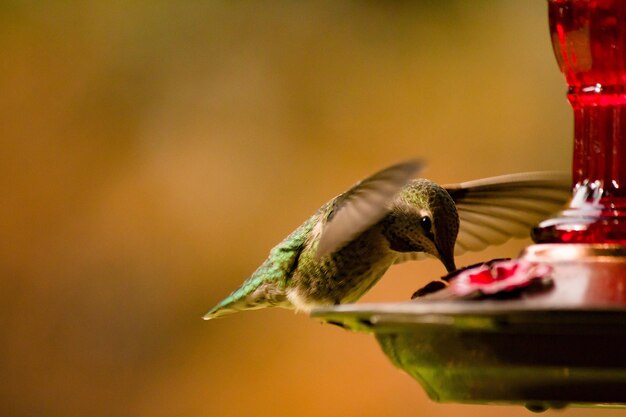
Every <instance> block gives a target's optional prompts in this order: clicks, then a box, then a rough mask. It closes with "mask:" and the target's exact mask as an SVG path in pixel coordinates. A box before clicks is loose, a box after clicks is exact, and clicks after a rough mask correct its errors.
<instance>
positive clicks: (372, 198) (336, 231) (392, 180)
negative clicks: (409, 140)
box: [317, 160, 424, 257]
mask: <svg viewBox="0 0 626 417" xmlns="http://www.w3.org/2000/svg"><path fill="white" fill-rule="evenodd" d="M423 166H424V164H423V162H422V161H419V160H415V161H408V162H403V163H400V164H396V165H393V166H391V167H389V168H386V169H384V170H382V171H380V172H377V173H376V174H374V175H372V176H371V177H368V178H366V179H364V180H363V181H361V182H359V183H358V184H356V185H355V186H354V187H352V188H351V189H349V190H348V191H346V192H345V193H343V194H341V195H340V196H338V197H337V198H336V199H335V201H334V203H333V207H332V208H331V212H330V214H329V215H328V218H327V219H326V224H325V225H324V228H323V229H322V235H321V237H320V242H319V245H318V247H317V256H318V257H321V256H324V255H327V254H329V253H332V252H335V251H337V250H339V249H341V248H342V247H343V246H344V245H345V244H347V243H348V242H350V241H352V240H353V239H354V238H356V237H357V236H358V235H360V234H361V233H363V232H364V231H365V230H367V228H369V227H370V226H372V225H374V224H376V223H377V222H379V221H380V220H381V219H382V218H383V217H384V216H385V215H386V214H387V212H388V211H389V203H390V202H391V201H392V200H393V198H394V197H395V195H396V194H397V193H398V192H399V191H400V190H401V189H402V187H404V185H406V183H407V182H408V181H409V180H410V179H411V178H413V177H415V175H417V173H418V172H419V171H420V170H421V169H422V167H423Z"/></svg>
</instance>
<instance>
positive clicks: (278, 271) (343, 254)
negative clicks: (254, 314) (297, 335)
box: [204, 160, 571, 320]
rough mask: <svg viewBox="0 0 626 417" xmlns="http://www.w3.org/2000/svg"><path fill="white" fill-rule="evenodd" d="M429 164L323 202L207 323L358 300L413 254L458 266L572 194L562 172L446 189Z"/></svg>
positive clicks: (408, 166) (524, 230) (413, 163)
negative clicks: (431, 176) (426, 175)
mask: <svg viewBox="0 0 626 417" xmlns="http://www.w3.org/2000/svg"><path fill="white" fill-rule="evenodd" d="M423 167H424V162H423V161H421V160H410V161H406V162H402V163H398V164H395V165H392V166H390V167H388V168H385V169H383V170H381V171H379V172H377V173H375V174H373V175H371V176H370V177H368V178H366V179H364V180H362V181H360V182H358V183H357V184H356V185H354V186H353V187H351V188H350V189H348V190H347V191H346V192H344V193H342V194H339V195H338V196H336V197H335V198H333V199H331V200H330V201H328V202H327V203H326V204H324V205H322V207H320V208H319V209H318V210H317V211H316V212H315V213H314V214H313V215H312V216H311V217H309V218H308V219H307V220H306V221H305V222H304V223H302V225H300V226H299V227H298V228H297V229H296V230H295V231H293V232H292V233H291V234H290V235H289V236H287V237H286V238H285V239H284V240H283V241H282V242H280V243H279V244H278V245H276V246H275V247H274V248H273V249H271V251H270V253H269V256H268V257H267V259H266V260H265V261H264V262H263V263H262V264H261V266H259V267H258V269H257V270H256V271H255V272H254V273H252V275H251V276H250V277H249V278H248V279H247V280H246V281H244V283H243V284H242V285H241V286H240V287H239V288H238V289H236V290H235V291H234V292H233V293H231V294H230V295H229V296H228V297H226V298H225V299H223V300H222V301H221V302H219V303H218V304H217V305H216V306H215V307H213V308H212V309H211V310H209V311H208V312H207V313H206V314H205V315H204V319H205V320H210V319H213V318H216V317H220V316H223V315H226V314H230V313H234V312H237V311H242V310H253V309H260V308H265V307H283V308H288V309H295V310H296V311H302V312H309V311H311V310H312V309H313V308H315V307H321V306H328V305H336V304H342V303H350V302H355V301H356V300H358V299H359V298H360V297H361V296H362V295H363V294H365V293H366V292H367V291H368V290H369V289H370V288H371V287H372V286H373V285H374V284H375V283H376V282H377V281H378V280H379V279H380V278H381V277H382V276H383V274H384V273H385V272H386V271H387V269H389V267H391V266H392V265H394V264H398V263H401V262H406V261H409V260H418V259H422V258H426V257H434V258H436V259H438V260H439V261H440V262H441V263H442V264H443V266H444V267H445V268H446V270H447V271H448V272H452V271H454V270H455V269H456V265H455V259H454V256H455V255H459V254H461V253H463V252H466V251H478V250H482V249H484V248H486V247H487V246H490V245H495V244H501V243H504V242H505V241H507V240H508V239H510V238H512V237H528V236H529V234H530V230H531V228H532V227H533V226H535V225H536V224H537V223H538V222H539V221H541V220H543V219H545V218H546V217H547V216H548V215H550V214H552V213H554V212H556V211H557V210H558V209H559V208H561V207H562V206H563V204H564V203H565V202H566V201H567V200H568V199H569V197H570V193H571V187H570V184H571V183H570V180H569V178H568V177H567V176H565V175H563V174H559V173H553V172H531V173H521V174H511V175H504V176H498V177H492V178H485V179H480V180H475V181H468V182H463V183H460V184H451V185H444V186H440V185H438V184H436V183H434V182H432V181H430V180H428V179H423V178H419V179H415V176H417V174H418V173H419V172H420V171H421V170H422V169H423Z"/></svg>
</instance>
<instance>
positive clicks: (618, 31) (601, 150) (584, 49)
mask: <svg viewBox="0 0 626 417" xmlns="http://www.w3.org/2000/svg"><path fill="white" fill-rule="evenodd" d="M548 5H549V6H548V7H549V19H550V32H551V36H552V46H553V48H554V52H555V55H556V59H557V61H558V64H559V66H560V68H561V71H562V72H563V74H564V75H565V79H566V81H567V84H568V86H569V89H568V93H567V97H568V99H569V102H570V104H571V105H572V107H573V109H574V156H573V166H572V179H573V188H574V192H573V197H572V201H571V202H570V205H569V207H568V208H567V209H566V210H564V211H563V212H561V213H560V215H559V217H557V218H554V219H549V220H546V221H544V222H542V223H541V224H540V225H539V227H537V228H535V230H534V231H533V238H534V239H535V241H537V242H541V243H543V242H563V243H566V242H569V243H619V244H626V153H624V152H625V151H626V0H550V1H549V3H548Z"/></svg>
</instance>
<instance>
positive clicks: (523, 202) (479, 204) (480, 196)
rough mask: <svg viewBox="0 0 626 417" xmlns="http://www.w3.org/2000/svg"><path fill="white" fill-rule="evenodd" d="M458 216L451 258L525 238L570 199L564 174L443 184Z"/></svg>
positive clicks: (533, 174) (500, 177)
mask: <svg viewBox="0 0 626 417" xmlns="http://www.w3.org/2000/svg"><path fill="white" fill-rule="evenodd" d="M444 188H445V189H446V190H447V191H448V193H449V194H450V196H451V197H452V199H453V200H454V202H455V203H456V208H457V211H458V213H459V219H460V225H459V235H458V237H457V240H456V246H455V248H454V253H455V255H459V254H461V253H463V252H466V251H478V250H482V249H484V248H486V247H487V246H491V245H498V244H501V243H504V242H506V241H507V240H509V239H510V238H512V237H529V236H530V230H531V229H532V228H533V227H534V226H536V225H537V224H538V223H539V222H540V221H541V220H544V219H545V218H547V217H548V216H549V215H551V214H553V213H555V212H556V211H558V210H559V209H560V208H562V207H563V205H564V204H565V202H567V200H568V199H569V198H570V197H571V192H572V188H571V180H570V177H569V176H568V175H565V174H563V173H556V172H528V173H522V174H511V175H503V176H499V177H492V178H485V179H481V180H475V181H468V182H463V183H460V184H453V185H446V186H444Z"/></svg>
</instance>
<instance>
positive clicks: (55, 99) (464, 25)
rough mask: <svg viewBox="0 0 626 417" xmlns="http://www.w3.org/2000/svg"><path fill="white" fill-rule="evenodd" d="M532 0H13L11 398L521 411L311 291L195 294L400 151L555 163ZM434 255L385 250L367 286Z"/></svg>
mask: <svg viewBox="0 0 626 417" xmlns="http://www.w3.org/2000/svg"><path fill="white" fill-rule="evenodd" d="M546 9H547V7H546V3H545V1H532V2H520V1H515V0H510V1H502V0H489V1H488V0H480V1H471V2H468V1H446V2H440V1H388V2H374V1H362V2H356V1H343V2H334V1H313V0H310V1H300V2H289V1H276V2H263V3H262V2H228V1H207V2H196V1H180V2H168V1H163V0H158V1H151V2H148V1H139V0H133V1H126V2H100V3H98V2H72V1H70V2H52V4H43V3H42V4H39V3H38V2H26V1H23V2H22V1H5V2H2V4H1V5H0V47H1V48H2V55H1V59H0V108H1V111H0V129H1V130H0V131H1V132H2V134H1V136H0V140H1V141H2V142H1V143H2V151H1V153H0V172H1V175H0V185H1V187H2V190H3V193H2V199H0V230H1V231H2V236H3V238H2V239H1V240H0V272H1V273H2V279H1V281H0V283H1V289H0V301H1V305H2V307H1V312H2V314H1V315H0V323H1V328H2V336H1V337H0V353H1V354H0V369H1V375H2V389H1V390H0V415H3V416H96V417H97V416H295V415H297V416H305V417H306V416H448V415H457V416H459V415H460V416H501V415H505V414H506V415H508V416H527V415H529V414H528V412H527V411H526V410H524V409H523V408H521V407H502V406H492V407H486V406H471V405H452V404H437V403H434V402H432V401H430V400H429V399H428V398H427V397H426V395H425V393H424V392H423V391H422V389H421V388H420V387H419V385H418V384H417V383H416V382H414V381H413V380H411V379H410V378H409V377H408V376H407V375H405V374H404V373H403V372H401V371H399V370H397V369H395V368H393V366H392V365H391V363H390V362H389V361H388V360H387V359H386V357H385V356H384V355H383V353H382V352H381V350H380V349H379V347H378V345H377V344H376V342H375V340H374V338H373V337H371V336H368V335H364V334H355V333H349V332H346V331H343V330H341V329H339V328H335V327H333V326H329V325H323V324H321V323H319V322H318V321H315V320H312V319H310V318H308V317H307V316H306V315H296V314H293V313H292V312H290V311H287V310H280V309H274V310H272V309H268V310H262V311H254V312H246V313H241V314H237V315H233V316H229V317H226V318H224V319H222V320H215V321H211V322H204V321H203V320H202V319H201V316H202V314H203V313H204V312H205V311H206V310H208V308H209V307H211V306H212V305H213V304H214V303H216V302H217V301H218V300H220V299H221V298H222V297H224V296H225V295H227V294H228V293H229V292H230V291H231V290H233V289H234V288H236V287H237V286H238V284H240V283H241V282H242V281H243V280H244V279H245V278H246V277H247V276H248V275H249V274H250V273H251V272H252V271H253V270H254V269H255V268H256V267H257V266H258V264H260V263H261V261H262V260H263V259H264V258H265V256H266V255H267V252H268V251H269V249H270V248H271V247H272V246H273V245H274V244H275V243H277V242H278V241H280V240H281V239H282V238H283V237H284V236H286V235H287V234H288V233H289V232H290V231H291V230H292V229H294V228H295V227H296V226H297V225H298V224H299V223H300V222H302V221H303V220H304V219H305V218H306V217H307V216H309V215H310V214H312V213H313V212H314V211H315V210H316V209H317V208H318V207H319V206H320V205H321V204H322V203H323V202H324V201H326V200H328V199H329V198H331V197H332V196H334V195H336V194H338V193H339V192H341V191H343V190H344V189H345V188H347V187H348V186H350V185H351V184H352V183H354V182H355V181H357V180H358V179H360V178H362V177H364V176H367V175H369V174H370V173H372V172H374V171H376V170H378V169H380V168H382V167H384V166H386V165H388V164H391V163H394V162H397V161H401V160H404V159H407V158H411V157H415V156H419V157H423V158H425V159H426V160H427V161H428V168H427V171H426V172H425V176H426V177H428V178H431V179H433V180H435V181H437V182H441V183H447V182H457V181H462V180H468V179H475V178H479V177H484V176H491V175H497V174H504V173H511V172H519V171H527V170H540V169H549V170H564V171H569V165H570V159H571V142H572V139H571V136H572V117H571V111H570V108H569V106H568V104H567V102H566V100H565V83H564V81H563V80H562V76H561V74H560V73H559V71H558V69H557V66H556V62H555V60H554V57H553V55H552V50H551V47H550V41H549V35H548V29H547V10H546ZM527 244H529V241H528V240H526V241H519V240H518V241H513V242H510V243H507V244H506V245H503V246H501V247H498V248H494V249H490V250H489V251H487V252H483V253H479V254H468V255H464V256H462V257H460V258H459V259H458V260H457V264H459V265H466V264H469V263H472V262H475V261H478V260H484V259H490V258H494V257H499V256H515V255H516V254H517V253H518V252H519V251H520V249H521V248H522V247H523V246H525V245H527ZM443 273H444V269H443V267H442V266H441V265H440V264H439V263H438V262H436V261H434V260H428V261H423V262H419V263H417V262H416V263H412V264H406V265H401V266H397V267H394V268H392V269H391V270H390V271H389V272H388V273H387V274H386V276H385V277H384V279H383V280H382V281H381V282H380V283H379V284H378V285H377V286H376V287H375V288H374V290H373V291H372V292H371V293H370V294H368V295H367V296H366V297H365V298H364V300H363V301H391V300H406V299H407V298H408V297H409V296H410V294H411V293H412V292H413V291H414V290H415V289H417V288H418V287H419V286H421V285H423V284H425V283H426V282H428V281H429V280H431V279H434V278H436V277H438V276H440V275H442V274H443ZM617 413H618V411H615V410H613V411H610V410H609V411H606V410H595V411H592V412H590V411H589V410H567V411H565V412H564V414H565V415H568V416H590V415H603V416H610V415H617ZM546 414H547V415H551V414H552V412H548V413H546ZM559 414H563V413H559ZM620 415H622V414H620Z"/></svg>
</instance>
